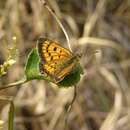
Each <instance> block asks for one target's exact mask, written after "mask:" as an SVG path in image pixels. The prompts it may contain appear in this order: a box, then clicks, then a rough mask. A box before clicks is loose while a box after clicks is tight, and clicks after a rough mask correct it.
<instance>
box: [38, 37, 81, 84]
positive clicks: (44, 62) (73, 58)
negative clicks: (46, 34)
mask: <svg viewBox="0 0 130 130" xmlns="http://www.w3.org/2000/svg"><path fill="white" fill-rule="evenodd" d="M38 53H39V56H40V64H39V69H40V73H41V74H46V75H47V76H49V77H50V78H51V81H52V82H54V83H55V84H57V83H59V82H60V81H62V80H63V79H64V78H65V76H67V75H68V74H69V73H70V72H71V71H72V70H73V68H74V67H75V66H76V65H77V63H79V59H80V57H81V55H79V54H77V55H74V54H73V53H72V52H71V51H69V50H68V49H66V48H64V47H62V46H61V45H60V44H59V43H58V42H55V41H53V40H50V39H48V38H39V39H38Z"/></svg>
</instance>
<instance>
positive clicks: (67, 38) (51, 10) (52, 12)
mask: <svg viewBox="0 0 130 130" xmlns="http://www.w3.org/2000/svg"><path fill="white" fill-rule="evenodd" d="M40 1H41V2H42V3H43V5H44V6H45V8H46V9H47V10H48V11H49V12H50V13H51V14H52V16H53V17H54V18H55V20H56V21H57V23H58V24H59V26H60V28H61V29H62V31H63V33H64V35H65V37H66V40H67V44H68V47H69V49H70V51H71V52H72V49H71V46H70V40H69V36H68V34H67V31H66V30H65V28H64V26H63V24H62V23H61V21H60V19H59V18H58V17H57V15H56V14H55V11H54V10H53V9H51V8H50V7H49V6H48V5H47V2H46V0H40Z"/></svg>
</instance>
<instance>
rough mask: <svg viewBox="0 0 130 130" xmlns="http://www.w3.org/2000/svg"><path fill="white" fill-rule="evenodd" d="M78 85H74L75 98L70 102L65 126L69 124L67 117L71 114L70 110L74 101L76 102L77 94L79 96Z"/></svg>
mask: <svg viewBox="0 0 130 130" xmlns="http://www.w3.org/2000/svg"><path fill="white" fill-rule="evenodd" d="M76 88H77V86H76V85H75V86H74V95H73V99H72V101H71V103H70V104H69V107H68V109H67V114H66V118H65V126H67V119H68V116H69V113H70V111H71V109H72V105H73V103H74V101H75V99H76V96H77V89H76Z"/></svg>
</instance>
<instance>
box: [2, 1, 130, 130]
mask: <svg viewBox="0 0 130 130" xmlns="http://www.w3.org/2000/svg"><path fill="white" fill-rule="evenodd" d="M48 5H49V6H50V7H51V8H52V9H53V10H54V11H55V13H56V15H57V16H58V17H59V18H60V20H61V22H62V24H63V26H64V28H65V29H66V31H67V33H68V35H69V38H70V43H71V47H72V50H73V52H74V53H77V52H82V53H83V56H82V58H81V66H82V67H83V70H84V74H83V75H82V78H81V80H80V82H79V83H78V84H77V97H76V100H75V102H74V104H73V107H72V110H71V112H70V113H69V116H68V124H67V130H130V94H129V93H130V86H129V85H130V1H129V0H80V1H79V0H48ZM13 36H16V38H17V49H18V54H17V56H16V63H15V64H14V65H13V66H11V67H10V68H9V70H8V72H7V74H6V75H3V76H2V77H1V78H0V86H1V87H2V86H3V85H6V84H8V83H11V82H15V81H17V80H19V79H21V77H22V76H23V75H24V66H25V63H26V60H27V55H28V54H29V52H30V51H31V49H32V48H34V47H36V43H37V39H38V38H39V37H40V36H43V37H48V38H50V39H52V40H56V41H58V42H60V44H61V45H63V46H65V47H68V46H67V43H66V39H65V36H64V34H63V32H62V30H61V28H60V27H59V25H58V24H57V22H56V20H55V19H54V17H53V16H52V15H51V14H50V12H48V10H47V9H46V8H45V7H44V6H43V5H42V3H41V2H40V0H0V64H1V65H2V64H3V63H4V61H5V60H6V58H7V53H8V48H9V47H10V46H12V45H13V42H12V37H13ZM73 90H74V89H73V87H70V88H67V89H65V88H58V87H57V86H56V85H54V84H51V83H48V82H46V81H37V80H34V81H31V82H28V83H26V84H22V85H21V87H18V86H17V87H14V88H10V89H8V90H3V91H0V96H3V95H5V96H13V97H14V98H13V101H14V104H15V120H14V129H15V130H64V129H65V122H64V121H65V116H66V111H67V106H68V104H69V103H70V102H71V100H72V98H73ZM8 109H9V104H8V102H5V101H0V119H1V120H3V121H4V122H5V124H4V126H3V127H4V128H3V129H4V130H5V129H7V120H8Z"/></svg>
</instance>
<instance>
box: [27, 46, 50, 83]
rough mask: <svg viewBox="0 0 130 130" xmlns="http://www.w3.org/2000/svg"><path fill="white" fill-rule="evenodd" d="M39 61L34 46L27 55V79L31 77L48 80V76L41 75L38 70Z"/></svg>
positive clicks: (31, 78)
mask: <svg viewBox="0 0 130 130" xmlns="http://www.w3.org/2000/svg"><path fill="white" fill-rule="evenodd" d="M39 62H40V58H39V55H38V52H37V49H36V48H35V49H32V51H31V52H30V54H29V55H28V59H27V63H26V67H25V76H26V78H27V80H28V81H29V80H33V79H44V80H49V77H47V76H44V75H41V73H40V71H39Z"/></svg>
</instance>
